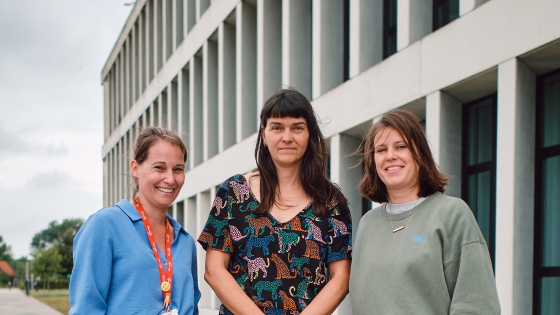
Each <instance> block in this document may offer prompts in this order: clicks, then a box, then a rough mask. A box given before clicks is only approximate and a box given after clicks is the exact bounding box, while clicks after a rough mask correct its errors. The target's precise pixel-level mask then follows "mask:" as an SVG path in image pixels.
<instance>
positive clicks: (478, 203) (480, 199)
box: [461, 94, 497, 262]
mask: <svg viewBox="0 0 560 315" xmlns="http://www.w3.org/2000/svg"><path fill="white" fill-rule="evenodd" d="M496 109H497V106H496V94H493V95H490V96H487V97H484V98H482V99H479V100H476V101H474V102H472V103H469V104H465V105H464V107H463V158H462V161H463V171H462V172H463V174H462V185H461V187H462V191H461V195H462V197H463V200H465V202H467V203H468V205H469V207H470V208H471V210H472V211H473V214H474V216H475V218H476V221H477V222H478V226H479V227H480V230H481V231H482V235H484V239H485V240H486V243H487V244H488V251H489V252H490V257H491V259H492V262H494V252H495V244H496Z"/></svg>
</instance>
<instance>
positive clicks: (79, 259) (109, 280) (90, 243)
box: [69, 128, 200, 315]
mask: <svg viewBox="0 0 560 315" xmlns="http://www.w3.org/2000/svg"><path fill="white" fill-rule="evenodd" d="M186 160H187V150H186V148H185V145H184V144H183V142H182V141H181V139H180V138H179V137H178V136H177V135H176V134H174V133H173V132H171V131H169V130H166V129H163V128H147V129H145V130H144V131H143V132H142V133H141V134H140V135H138V138H137V140H136V143H135V145H134V160H132V162H131V165H130V169H131V174H132V177H133V197H134V201H133V203H130V202H128V201H126V200H121V201H119V203H117V204H116V205H114V206H111V207H108V208H104V209H101V210H99V211H98V212H97V213H95V214H93V215H92V216H90V217H89V218H88V220H87V221H86V223H85V224H84V225H83V227H82V228H81V229H80V231H79V232H78V234H77V235H76V238H75V239H74V269H73V271H72V278H71V280H70V306H71V309H70V313H69V314H189V315H190V314H198V308H197V304H198V301H199V299H200V291H199V289H198V279H197V266H196V249H195V245H194V240H193V238H192V236H191V235H189V234H188V233H187V232H186V231H185V230H184V229H183V227H181V225H179V223H177V221H175V220H174V219H173V218H171V217H170V216H168V215H167V208H168V207H169V205H171V204H172V203H173V201H175V199H176V198H177V195H178V194H179V191H180V190H181V187H182V186H183V183H184V181H185V162H186Z"/></svg>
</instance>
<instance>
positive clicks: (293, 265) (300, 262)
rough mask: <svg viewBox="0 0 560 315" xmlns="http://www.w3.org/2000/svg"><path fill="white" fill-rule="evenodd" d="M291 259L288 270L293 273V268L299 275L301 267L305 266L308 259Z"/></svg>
mask: <svg viewBox="0 0 560 315" xmlns="http://www.w3.org/2000/svg"><path fill="white" fill-rule="evenodd" d="M292 259H293V261H292V263H291V265H290V270H291V271H294V268H295V269H296V270H297V271H299V273H300V274H301V267H303V265H304V264H307V263H308V262H309V258H307V257H292Z"/></svg>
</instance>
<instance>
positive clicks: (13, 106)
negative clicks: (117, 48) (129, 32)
mask: <svg viewBox="0 0 560 315" xmlns="http://www.w3.org/2000/svg"><path fill="white" fill-rule="evenodd" d="M126 2H132V1H129V0H127V1H118V0H116V1H115V0H95V1H76V0H55V1H44V0H33V1H32V0H17V1H9V0H0V235H1V236H2V237H3V238H4V241H5V242H6V243H7V244H8V245H11V246H12V253H13V254H14V257H15V258H19V257H21V256H25V255H29V253H30V250H29V245H30V244H31V239H32V237H33V235H34V234H35V233H37V232H40V231H41V230H43V229H45V228H46V227H47V225H48V223H49V222H50V221H52V220H58V221H59V222H61V221H62V219H65V218H84V219H86V218H87V217H88V216H89V215H91V214H92V213H94V212H95V211H97V210H98V209H100V208H101V207H102V203H103V201H102V196H103V195H102V182H103V177H102V160H101V146H102V145H103V90H102V87H101V69H102V67H103V65H104V64H105V61H106V60H107V57H108V56H109V53H110V52H111V50H112V49H113V46H114V44H115V42H116V40H117V36H119V34H120V32H121V30H122V28H123V26H124V23H125V22H126V19H127V17H128V15H129V13H130V11H131V9H132V6H125V5H124V3H126Z"/></svg>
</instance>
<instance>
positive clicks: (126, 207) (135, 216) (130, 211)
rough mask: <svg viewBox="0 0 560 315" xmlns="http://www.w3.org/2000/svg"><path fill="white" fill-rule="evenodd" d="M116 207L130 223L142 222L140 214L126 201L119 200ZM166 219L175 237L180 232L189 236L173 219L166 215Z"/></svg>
mask: <svg viewBox="0 0 560 315" xmlns="http://www.w3.org/2000/svg"><path fill="white" fill-rule="evenodd" d="M117 207H119V208H121V210H122V211H123V212H124V213H125V214H126V215H127V216H128V217H129V218H130V220H131V221H133V222H134V221H138V220H142V217H140V213H139V212H138V210H136V208H135V207H134V205H132V204H131V203H130V202H128V201H127V200H124V199H121V201H119V203H117ZM167 219H168V220H169V222H170V223H171V225H172V226H173V229H174V230H175V237H177V234H178V233H179V232H182V233H183V234H185V235H189V233H187V231H185V229H184V228H183V227H182V226H181V225H180V224H179V222H177V221H175V219H173V218H172V217H170V216H169V215H167Z"/></svg>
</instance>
